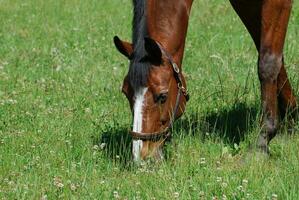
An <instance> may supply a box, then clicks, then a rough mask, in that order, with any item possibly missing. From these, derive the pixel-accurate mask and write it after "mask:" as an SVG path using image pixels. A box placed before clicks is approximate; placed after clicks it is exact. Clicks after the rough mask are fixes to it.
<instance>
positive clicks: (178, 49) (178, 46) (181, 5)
mask: <svg viewBox="0 0 299 200" xmlns="http://www.w3.org/2000/svg"><path fill="white" fill-rule="evenodd" d="M191 5H192V0H163V1H161V0H148V1H147V27H148V33H149V36H150V37H152V38H153V39H155V40H156V41H158V42H160V43H161V44H162V46H163V47H164V48H165V49H166V50H167V51H168V52H169V53H170V54H171V55H172V56H173V58H174V60H175V61H176V62H177V64H178V65H179V66H181V62H182V59H183V53H184V47H185V38H186V34H187V28H188V21H189V13H190V9H191Z"/></svg>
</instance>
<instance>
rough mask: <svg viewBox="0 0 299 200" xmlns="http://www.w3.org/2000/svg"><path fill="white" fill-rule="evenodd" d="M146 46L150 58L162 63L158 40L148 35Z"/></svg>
mask: <svg viewBox="0 0 299 200" xmlns="http://www.w3.org/2000/svg"><path fill="white" fill-rule="evenodd" d="M144 47H145V50H146V52H147V54H148V57H149V60H150V61H151V62H153V63H157V64H160V63H161V61H162V52H161V49H160V47H159V45H158V44H157V42H156V41H155V40H153V39H151V38H149V37H146V38H144Z"/></svg>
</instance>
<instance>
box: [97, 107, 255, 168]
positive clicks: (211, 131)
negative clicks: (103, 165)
mask: <svg viewBox="0 0 299 200" xmlns="http://www.w3.org/2000/svg"><path fill="white" fill-rule="evenodd" d="M257 108H258V106H256V105H251V106H248V105H247V104H244V103H237V104H235V105H233V106H231V107H229V108H224V109H222V110H220V111H217V112H216V111H214V112H208V113H204V114H203V115H202V114H201V113H199V114H197V113H191V115H190V114H189V115H188V116H185V117H184V118H183V119H181V120H178V121H177V122H176V124H175V127H174V131H173V133H174V136H175V137H176V136H178V135H179V134H180V133H182V134H186V133H187V134H188V133H189V135H191V137H194V138H201V139H203V140H204V139H205V138H206V137H211V136H216V137H217V138H220V139H221V140H223V142H224V143H226V144H228V145H234V144H235V143H236V144H239V143H240V142H241V141H242V140H243V139H244V138H245V136H246V134H248V133H249V131H250V129H251V127H252V125H253V124H254V123H253V122H254V121H255V120H256V117H257V114H258V110H257ZM93 144H94V145H99V146H101V145H102V144H105V148H104V149H103V150H104V156H105V157H107V158H108V159H110V160H112V161H113V162H117V163H120V164H121V165H122V166H123V167H129V166H130V164H131V163H132V162H131V161H132V151H131V147H132V138H131V136H130V135H129V134H128V131H127V128H124V127H121V126H119V125H113V126H106V128H105V130H104V131H101V132H100V135H99V137H98V138H93ZM170 145H171V144H170ZM167 157H168V156H167Z"/></svg>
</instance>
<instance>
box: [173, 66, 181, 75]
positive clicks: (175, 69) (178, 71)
mask: <svg viewBox="0 0 299 200" xmlns="http://www.w3.org/2000/svg"><path fill="white" fill-rule="evenodd" d="M172 68H173V70H174V71H175V72H176V73H177V74H178V73H180V68H179V67H178V65H177V64H176V63H172Z"/></svg>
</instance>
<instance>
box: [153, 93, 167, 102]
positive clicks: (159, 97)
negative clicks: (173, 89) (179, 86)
mask: <svg viewBox="0 0 299 200" xmlns="http://www.w3.org/2000/svg"><path fill="white" fill-rule="evenodd" d="M167 96H168V92H163V93H160V94H158V95H157V96H156V98H155V102H157V103H161V104H164V103H165V102H166V100H167Z"/></svg>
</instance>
